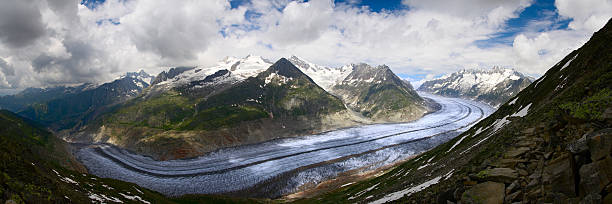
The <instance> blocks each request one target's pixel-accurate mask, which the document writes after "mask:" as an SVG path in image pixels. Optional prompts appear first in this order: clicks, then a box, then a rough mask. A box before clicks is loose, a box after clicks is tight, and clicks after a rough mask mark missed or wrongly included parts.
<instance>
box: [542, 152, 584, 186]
mask: <svg viewBox="0 0 612 204" xmlns="http://www.w3.org/2000/svg"><path fill="white" fill-rule="evenodd" d="M570 156H571V155H568V154H565V155H563V156H561V157H558V158H556V159H555V160H552V161H551V162H549V163H548V165H547V166H546V167H544V174H543V175H542V178H543V182H544V184H545V185H549V186H550V188H551V189H550V190H552V192H559V193H563V194H566V195H575V194H576V189H575V183H574V173H573V170H572V166H571V161H570V159H569V158H570Z"/></svg>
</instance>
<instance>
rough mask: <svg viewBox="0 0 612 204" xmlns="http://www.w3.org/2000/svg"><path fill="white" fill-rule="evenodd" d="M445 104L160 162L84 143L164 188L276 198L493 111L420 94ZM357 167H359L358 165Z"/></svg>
mask: <svg viewBox="0 0 612 204" xmlns="http://www.w3.org/2000/svg"><path fill="white" fill-rule="evenodd" d="M420 94H421V95H422V96H423V97H426V98H430V99H432V100H434V101H435V102H436V103H438V104H440V106H441V108H440V110H438V111H436V112H433V113H430V114H428V115H425V116H424V117H423V118H421V119H419V120H416V121H414V122H408V123H394V124H376V125H366V126H359V127H353V128H346V129H341V130H336V131H330V132H326V133H322V134H318V135H310V136H303V137H298V138H286V139H277V140H272V141H268V142H263V143H258V144H252V145H244V146H238V147H232V148H225V149H220V150H218V151H215V152H211V153H208V154H206V155H204V156H201V157H196V158H191V159H182V160H168V161H156V160H154V159H152V158H150V157H145V156H141V155H138V154H135V153H133V152H130V151H127V150H123V149H120V148H117V147H115V146H112V145H108V144H95V145H90V146H87V147H85V148H82V149H80V150H79V151H78V152H77V158H78V159H79V160H80V161H81V162H82V163H83V164H84V165H85V166H86V167H87V168H88V170H89V172H90V173H92V174H94V175H97V176H100V177H109V178H115V179H119V180H124V181H128V182H133V183H136V184H138V185H140V186H143V187H146V188H149V189H151V190H155V191H158V192H161V193H163V194H165V195H168V196H180V195H184V194H226V195H232V196H239V197H264V198H278V197H280V196H283V195H286V194H290V193H294V192H296V191H297V190H298V189H299V188H300V187H301V186H303V185H305V184H309V185H312V184H313V183H314V184H316V183H320V182H323V181H325V180H329V179H332V178H334V177H336V176H337V175H339V174H341V173H344V172H348V171H351V170H355V169H359V170H358V172H367V171H372V170H376V169H378V168H380V167H383V166H386V165H390V164H393V163H396V162H399V161H403V160H405V159H407V158H409V157H411V156H414V155H417V154H419V153H420V152H423V151H426V150H428V149H430V148H432V147H435V146H437V145H439V144H441V143H444V142H446V141H448V140H450V139H452V138H454V137H455V136H456V135H458V134H460V133H461V132H463V131H465V130H467V129H468V128H470V127H471V126H472V125H473V124H475V123H476V122H478V121H479V120H481V119H483V118H484V117H486V116H487V115H489V114H491V113H492V111H493V109H492V108H491V107H489V106H488V105H485V104H483V103H479V102H474V101H469V100H464V99H458V98H446V97H441V96H435V95H430V94H426V93H420ZM354 173H355V172H354Z"/></svg>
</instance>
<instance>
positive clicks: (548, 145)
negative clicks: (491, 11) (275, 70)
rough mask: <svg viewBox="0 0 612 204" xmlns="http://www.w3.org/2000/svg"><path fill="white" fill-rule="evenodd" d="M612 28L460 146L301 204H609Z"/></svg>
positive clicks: (455, 144)
mask: <svg viewBox="0 0 612 204" xmlns="http://www.w3.org/2000/svg"><path fill="white" fill-rule="evenodd" d="M611 43H612V20H611V21H608V23H607V25H606V26H605V27H604V28H602V29H601V30H600V31H598V32H596V33H595V34H594V35H593V36H592V37H591V39H590V40H589V41H588V42H587V43H586V44H585V45H583V47H581V48H580V49H578V50H575V51H573V52H572V53H570V54H569V55H568V56H566V57H565V58H564V59H563V60H561V61H560V62H559V63H558V64H557V65H555V66H553V67H552V68H550V69H549V70H548V72H546V74H545V75H544V76H542V77H541V78H540V79H538V80H537V81H535V82H534V83H533V84H531V85H529V86H528V87H527V88H525V89H524V90H522V91H521V92H520V93H519V94H518V95H517V96H515V97H514V98H511V100H510V101H509V102H506V103H504V104H503V105H501V106H500V108H499V109H498V110H497V111H496V112H495V113H494V114H492V115H491V116H490V117H488V118H486V119H484V120H482V121H481V122H479V123H478V124H476V125H475V126H473V127H472V128H471V129H470V130H468V131H466V132H465V133H463V134H461V135H459V136H457V137H456V138H455V139H453V140H451V141H449V142H447V143H445V144H443V145H440V146H438V147H436V148H434V149H432V150H430V151H428V152H425V153H423V154H421V155H419V156H417V157H416V158H414V159H411V160H409V161H407V162H405V163H403V164H401V165H399V166H397V167H396V168H394V169H392V170H390V171H388V172H385V173H384V174H383V175H381V176H379V177H375V178H372V179H369V180H366V181H363V182H359V183H357V184H354V185H346V186H344V187H342V188H340V189H338V190H336V191H334V192H330V193H327V194H325V195H322V196H320V197H317V198H313V199H306V200H301V201H299V202H326V203H338V202H364V203H365V202H369V203H385V202H402V203H459V202H461V203H515V202H523V203H579V202H580V203H611V202H612V190H611V189H612V170H611V169H612V154H611V153H612V151H611V149H612V142H610V141H612V49H611V48H610V46H609V45H610V44H611Z"/></svg>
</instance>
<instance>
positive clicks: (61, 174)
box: [0, 110, 167, 203]
mask: <svg viewBox="0 0 612 204" xmlns="http://www.w3.org/2000/svg"><path fill="white" fill-rule="evenodd" d="M0 161H2V162H0V171H1V172H0V202H2V203H4V201H6V200H12V201H14V202H15V203H23V202H26V203H91V202H92V201H95V202H116V201H118V200H119V201H123V202H142V203H146V202H145V201H147V202H155V201H163V202H167V201H165V200H166V199H165V198H164V197H162V196H161V194H158V193H155V192H151V191H149V190H146V189H144V188H141V187H139V186H137V185H134V184H129V183H126V182H121V181H116V180H112V179H102V178H98V177H96V176H92V175H87V174H83V173H82V172H83V171H84V169H83V167H81V166H80V164H78V163H77V162H76V161H75V160H74V159H73V158H72V156H71V155H70V153H69V151H68V149H67V144H65V143H64V142H63V141H61V140H59V139H57V138H55V137H54V136H53V135H52V134H51V133H49V132H47V131H45V130H43V129H41V128H40V127H39V126H37V125H34V124H33V123H32V122H31V121H28V120H27V119H24V118H21V117H20V116H17V115H15V114H13V113H11V112H9V111H5V110H2V111H0ZM69 169H72V170H69ZM75 170H76V171H75Z"/></svg>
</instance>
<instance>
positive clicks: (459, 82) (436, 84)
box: [418, 66, 533, 106]
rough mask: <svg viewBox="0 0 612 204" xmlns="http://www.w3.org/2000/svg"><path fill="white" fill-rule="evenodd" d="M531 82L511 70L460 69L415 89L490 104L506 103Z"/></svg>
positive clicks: (495, 68) (530, 79)
mask: <svg viewBox="0 0 612 204" xmlns="http://www.w3.org/2000/svg"><path fill="white" fill-rule="evenodd" d="M532 81H533V79H532V78H530V77H527V76H525V75H524V74H522V73H520V72H518V71H515V70H514V69H508V68H501V67H497V66H496V67H493V68H490V69H462V70H460V71H458V72H454V73H450V74H446V75H444V76H442V77H439V78H437V79H433V80H430V81H426V82H424V83H423V84H422V85H421V86H420V87H419V89H418V90H420V91H426V92H431V93H434V94H439V95H444V96H451V97H467V98H473V99H476V100H480V101H483V102H486V103H489V104H491V105H493V106H496V105H499V104H501V103H504V102H506V100H508V99H510V98H512V97H513V96H514V95H516V94H517V93H518V92H519V91H521V90H522V89H523V88H525V87H527V86H528V85H529V84H531V82H532Z"/></svg>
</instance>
